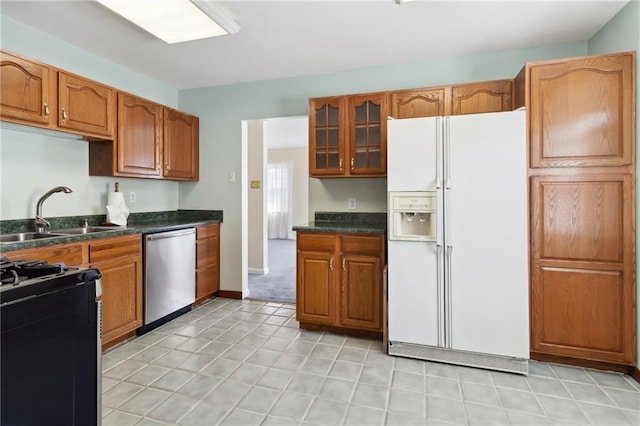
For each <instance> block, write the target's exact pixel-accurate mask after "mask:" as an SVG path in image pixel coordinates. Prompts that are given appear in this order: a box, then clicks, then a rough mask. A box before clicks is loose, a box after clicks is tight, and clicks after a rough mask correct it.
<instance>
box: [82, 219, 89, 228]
mask: <svg viewBox="0 0 640 426" xmlns="http://www.w3.org/2000/svg"><path fill="white" fill-rule="evenodd" d="M82 227H83V228H88V227H89V219H87V218H84V219H83V220H82Z"/></svg>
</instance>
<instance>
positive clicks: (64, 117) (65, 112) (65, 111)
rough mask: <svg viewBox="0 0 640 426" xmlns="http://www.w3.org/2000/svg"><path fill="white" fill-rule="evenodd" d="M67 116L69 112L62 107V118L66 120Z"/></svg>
mask: <svg viewBox="0 0 640 426" xmlns="http://www.w3.org/2000/svg"><path fill="white" fill-rule="evenodd" d="M67 117H69V114H68V113H67V110H65V109H64V108H62V119H63V120H66V119H67Z"/></svg>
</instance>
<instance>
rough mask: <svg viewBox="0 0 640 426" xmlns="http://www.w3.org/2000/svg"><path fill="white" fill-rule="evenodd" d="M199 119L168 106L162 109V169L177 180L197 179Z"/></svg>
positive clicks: (164, 173) (166, 175)
mask: <svg viewBox="0 0 640 426" xmlns="http://www.w3.org/2000/svg"><path fill="white" fill-rule="evenodd" d="M198 136H199V120H198V117H194V116H192V115H189V114H185V113H183V112H180V111H176V110H173V109H170V108H165V109H164V143H163V146H164V149H163V157H164V171H163V175H164V176H165V177H167V178H170V179H177V180H198V172H199V168H198V163H199V156H198V145H199V142H198Z"/></svg>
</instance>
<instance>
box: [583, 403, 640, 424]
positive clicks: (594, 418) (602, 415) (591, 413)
mask: <svg viewBox="0 0 640 426" xmlns="http://www.w3.org/2000/svg"><path fill="white" fill-rule="evenodd" d="M578 407H580V409H581V410H582V411H583V412H584V413H585V414H586V415H587V417H588V418H589V420H590V421H591V423H592V424H594V425H607V426H610V425H629V426H637V425H633V424H632V423H631V422H630V421H629V418H628V417H627V416H626V415H625V414H624V413H623V412H622V410H620V409H618V408H613V407H605V406H602V405H596V404H588V403H586V402H578Z"/></svg>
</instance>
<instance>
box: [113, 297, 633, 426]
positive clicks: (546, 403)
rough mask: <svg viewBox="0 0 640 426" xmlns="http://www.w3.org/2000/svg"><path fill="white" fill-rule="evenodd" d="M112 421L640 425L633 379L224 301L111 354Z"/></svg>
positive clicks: (272, 306)
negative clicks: (475, 363) (393, 339)
mask: <svg viewBox="0 0 640 426" xmlns="http://www.w3.org/2000/svg"><path fill="white" fill-rule="evenodd" d="M102 385H103V393H102V415H103V425H105V426H109V425H166V424H172V425H174V424H179V425H218V424H220V425H297V424H303V425H341V424H345V425H358V426H360V425H381V424H387V425H423V424H428V425H450V424H459V425H465V424H470V425H618V424H620V425H635V426H637V425H640V385H639V384H638V383H636V382H635V381H634V380H633V379H631V378H630V377H628V376H624V375H621V374H616V373H606V372H601V371H596V370H587V369H582V368H573V367H567V366H561V365H555V364H546V363H539V362H532V363H531V364H530V373H529V375H528V376H527V377H525V376H521V375H515V374H508V373H500V372H490V371H487V370H481V369H474V368H468V367H461V366H453V365H447V364H439V363H433V362H424V361H419V360H412V359H406V358H396V357H390V356H387V355H384V354H383V353H382V347H381V344H380V342H377V341H372V340H366V339H360V338H352V337H345V336H339V335H335V334H331V333H321V332H309V331H303V330H299V329H298V324H297V322H296V321H295V306H293V305H288V304H279V303H267V302H258V301H248V300H245V301H239V300H231V299H222V298H218V299H213V300H211V301H209V302H207V303H206V304H203V305H201V306H199V307H197V308H196V309H194V310H193V311H192V312H189V313H187V314H185V315H183V316H181V317H179V318H177V319H175V320H173V321H172V322H170V323H168V324H165V325H164V326H162V327H160V328H158V329H156V330H154V331H152V332H150V333H148V334H146V335H144V336H141V337H137V338H134V339H132V340H130V341H128V342H126V343H124V344H122V345H120V346H118V347H116V348H114V349H112V350H110V351H108V352H107V353H105V354H104V356H103V383H102Z"/></svg>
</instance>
